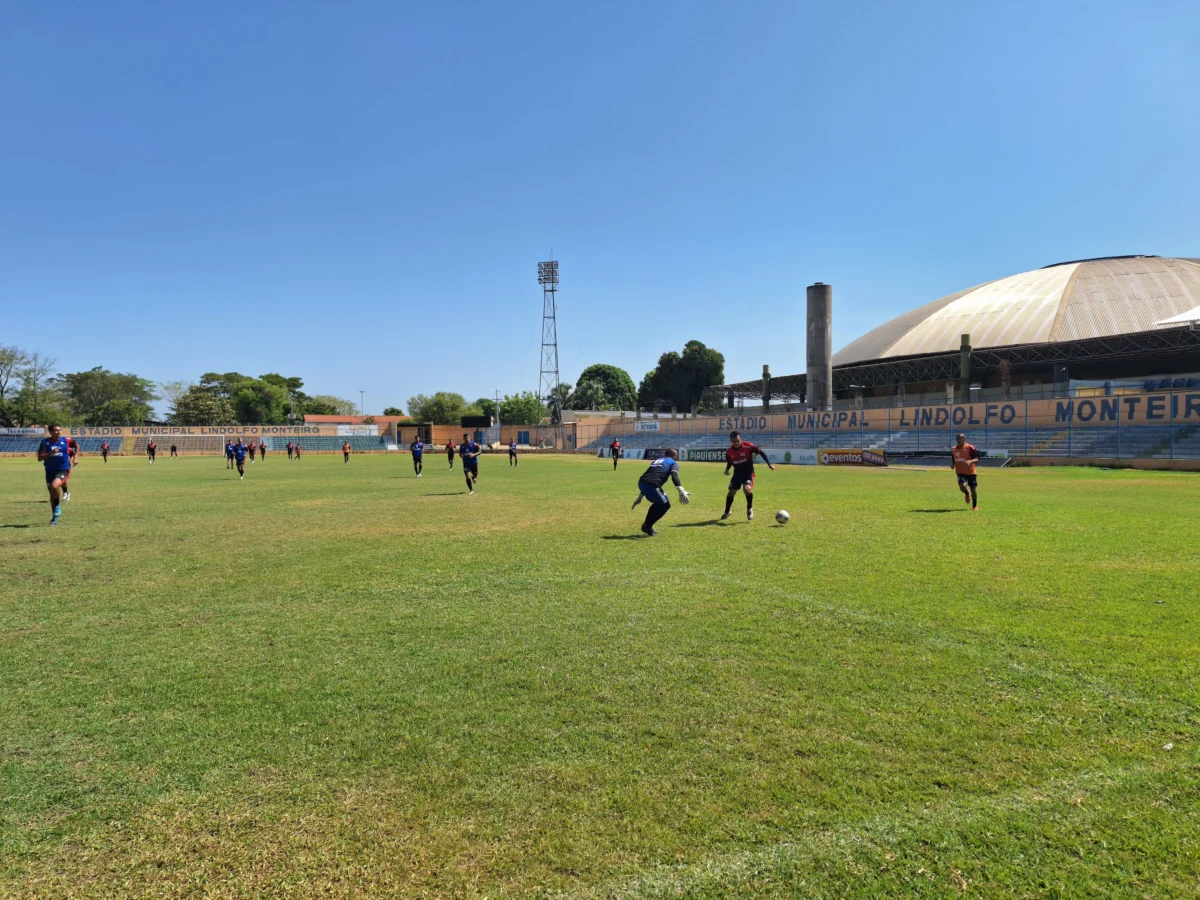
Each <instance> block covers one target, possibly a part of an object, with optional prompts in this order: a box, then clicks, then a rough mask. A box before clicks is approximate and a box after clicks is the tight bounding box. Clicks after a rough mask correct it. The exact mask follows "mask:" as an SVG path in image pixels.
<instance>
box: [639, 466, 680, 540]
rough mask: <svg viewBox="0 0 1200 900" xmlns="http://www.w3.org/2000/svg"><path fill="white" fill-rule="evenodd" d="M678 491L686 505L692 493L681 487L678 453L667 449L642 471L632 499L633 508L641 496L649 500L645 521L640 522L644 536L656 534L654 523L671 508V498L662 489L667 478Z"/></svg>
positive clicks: (640, 500) (640, 499)
mask: <svg viewBox="0 0 1200 900" xmlns="http://www.w3.org/2000/svg"><path fill="white" fill-rule="evenodd" d="M668 478H669V479H671V482H672V483H673V484H674V485H675V487H676V488H677V489H678V491H679V502H680V503H683V504H684V505H687V504H688V503H689V502H691V499H692V495H691V494H689V493H688V492H687V491H685V490H684V489H683V484H682V483H681V482H680V481H679V454H678V453H676V452H675V451H674V450H668V451H667V453H666V455H665V456H663V457H661V458H660V459H656V460H654V462H652V463H650V468H648V469H646V471H645V472H643V473H642V477H641V478H639V479H638V495H637V499H636V500H634V501H633V508H634V509H636V508H637V505H638V504H639V503H641V502H642V498H643V497H644V498H646V499H647V500H649V501H650V509H649V510H647V511H646V521H645V522H643V523H642V534H644V535H646V537H654V536H655V535H656V534H658V532H657V531H655V530H654V523H655V522H657V521H658V520H659V519H661V518H662V517H663V516H665V515H666V514H667V510H669V509H670V508H671V500H670V498H668V497H667V492H666V491H664V490H663V485H665V484H666V483H667V479H668Z"/></svg>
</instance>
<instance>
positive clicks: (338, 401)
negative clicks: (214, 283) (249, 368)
mask: <svg viewBox="0 0 1200 900" xmlns="http://www.w3.org/2000/svg"><path fill="white" fill-rule="evenodd" d="M303 388H304V382H303V381H302V380H301V379H300V378H296V377H285V376H283V375H279V374H277V373H273V372H272V373H268V374H266V375H259V376H258V377H257V378H255V377H252V376H249V375H243V374H241V373H240V372H225V373H223V374H222V373H218V372H206V373H205V374H204V375H201V376H200V379H199V381H196V382H184V381H174V382H167V383H163V384H156V383H155V382H153V381H151V380H150V379H148V378H142V377H140V376H138V375H134V374H132V373H127V372H126V373H123V372H111V371H109V370H108V369H106V368H104V367H103V366H96V367H95V368H92V369H87V370H85V371H82V372H65V373H58V372H56V371H55V361H54V360H53V359H51V358H50V357H47V356H44V355H42V354H40V353H30V352H27V351H25V350H22V349H21V348H19V347H0V427H5V428H12V427H18V428H19V427H25V426H28V425H46V424H49V423H51V422H55V423H57V424H60V425H88V426H95V427H101V426H109V425H141V424H144V423H147V422H152V421H154V419H155V413H154V406H153V404H154V403H155V401H158V400H162V399H166V400H167V401H168V402H169V404H170V412H169V415H168V416H167V421H168V422H169V423H170V424H172V425H286V424H288V423H290V422H300V421H303V419H304V416H305V415H352V414H354V413H357V412H358V407H357V405H356V404H354V403H353V402H351V401H350V400H344V399H342V398H341V397H334V396H332V395H329V394H316V395H314V396H309V395H308V394H306V393H305V392H304V390H303ZM396 414H400V413H399V411H398V410H397V411H396Z"/></svg>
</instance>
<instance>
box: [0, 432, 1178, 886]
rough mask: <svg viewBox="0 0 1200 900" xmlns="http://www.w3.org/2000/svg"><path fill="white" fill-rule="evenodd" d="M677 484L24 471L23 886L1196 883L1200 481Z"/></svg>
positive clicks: (8, 829)
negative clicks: (747, 494)
mask: <svg viewBox="0 0 1200 900" xmlns="http://www.w3.org/2000/svg"><path fill="white" fill-rule="evenodd" d="M643 466H644V463H640V462H635V461H626V462H624V463H622V465H621V467H620V470H619V471H618V472H616V473H615V474H614V473H613V472H612V470H611V463H609V462H606V461H603V460H597V459H592V458H582V457H574V458H565V457H558V458H555V457H542V458H536V457H526V458H525V459H523V461H522V464H521V466H520V468H519V469H516V470H510V469H509V468H508V466H507V464H506V461H505V459H504V458H503V457H500V456H497V457H485V458H484V459H483V462H482V475H481V479H480V484H479V490H478V492H477V493H476V495H475V496H474V497H467V496H466V495H465V493H464V490H465V489H464V487H463V483H462V481H461V476H460V472H459V470H458V468H457V467H456V468H455V470H454V472H453V473H450V472H449V471H448V470H447V469H446V463H445V461H444V459H443V457H441V456H440V455H438V454H433V455H431V456H430V458H429V460H428V465H427V467H426V475H425V477H424V478H423V479H421V480H420V481H417V480H416V479H414V478H413V477H412V475H411V471H412V470H411V466H410V462H409V458H408V457H407V456H403V457H401V456H393V457H388V458H384V457H365V456H356V457H354V458H353V459H352V461H351V464H350V465H348V466H347V465H343V464H342V460H341V457H340V455H338V456H315V455H310V456H306V457H305V458H304V459H303V460H302V461H300V462H299V463H289V462H288V461H287V460H286V459H285V458H283V457H282V456H281V455H278V454H272V456H270V457H269V458H268V459H267V461H266V462H265V463H263V462H259V463H257V464H256V465H254V466H248V467H247V469H248V473H249V474H248V475H247V477H246V480H245V481H244V482H241V483H239V482H238V481H237V480H236V478H235V477H232V476H231V475H230V473H228V472H227V471H226V470H225V468H224V462H223V461H222V460H219V459H216V458H211V457H209V458H189V459H183V460H170V459H166V458H163V457H160V459H159V462H158V463H157V464H156V465H155V466H153V467H150V466H148V465H147V464H146V462H145V461H144V460H142V459H115V460H114V461H112V462H111V463H110V464H109V465H108V466H107V467H104V466H102V464H101V463H100V461H99V460H98V459H93V458H88V459H87V460H85V462H84V464H83V465H82V466H81V467H80V468H79V469H78V470H77V472H76V473H75V475H74V476H73V479H72V487H73V493H74V499H73V500H72V501H71V502H70V503H68V504H66V507H65V513H64V517H63V518H64V526H63V527H61V528H48V527H46V523H47V522H48V520H49V507H48V505H47V503H46V502H45V496H46V495H45V490H44V486H43V482H42V477H41V470H40V466H39V465H38V464H37V463H36V462H35V461H32V460H20V459H4V460H0V524H2V525H3V528H0V578H2V582H0V583H2V585H3V588H2V595H0V597H2V600H0V797H2V803H0V894H2V895H4V896H29V897H33V896H38V897H58V896H72V897H117V896H121V897H132V896H147V897H158V896H179V895H188V896H230V897H232V896H250V895H253V896H292V897H311V896H453V897H460V896H465V897H475V896H479V897H483V896H488V897H496V896H542V895H550V896H558V895H563V896H581V897H747V896H756V897H758V896H800V897H807V896H826V897H841V896H861V897H877V896H901V895H904V896H930V897H932V896H957V895H959V894H960V893H961V892H963V891H966V892H967V893H969V894H971V895H974V896H1019V897H1048V896H1064V897H1068V896H1069V897H1096V896H1148V897H1166V896H1180V897H1183V896H1195V895H1196V892H1197V885H1198V884H1200V749H1198V744H1197V740H1196V734H1197V727H1198V726H1200V688H1198V686H1197V677H1198V675H1200V611H1198V607H1197V603H1198V599H1197V594H1198V592H1200V541H1198V539H1197V537H1198V534H1200V532H1198V529H1197V510H1198V508H1200V503H1198V501H1200V477H1198V476H1195V475H1187V474H1172V473H1137V472H1117V471H1114V472H1106V471H1099V470H1082V469H1023V470H1006V471H999V472H996V471H985V472H983V473H982V474H981V476H980V490H981V498H980V505H981V507H982V509H981V511H980V512H979V513H974V514H973V513H971V511H970V510H969V509H967V508H965V507H964V505H963V504H962V502H961V496H960V495H959V494H958V492H957V490H956V488H955V485H954V481H953V478H952V476H951V475H950V473H949V471H948V470H943V471H937V472H926V471H912V470H902V469H892V470H886V471H880V470H828V469H825V470H819V469H816V468H801V467H781V468H780V469H779V470H778V471H776V472H773V473H772V472H767V471H765V470H762V471H761V474H760V476H759V488H758V493H757V501H758V520H757V521H755V522H754V523H752V524H747V523H746V521H745V517H744V506H743V504H742V502H741V500H740V499H739V500H738V501H737V505H735V507H734V510H735V515H734V518H733V519H732V520H731V522H730V523H725V524H720V525H718V524H715V523H714V520H715V518H716V516H717V515H718V514H719V513H720V512H721V509H722V502H723V496H724V485H725V481H724V479H723V478H722V475H721V471H722V469H721V466H719V465H713V464H701V463H685V464H684V466H683V475H684V479H683V480H684V484H685V485H686V486H687V487H688V488H689V490H691V491H692V492H693V496H694V500H693V503H692V504H691V505H690V506H687V507H683V506H680V505H678V504H676V505H675V506H674V507H673V508H672V510H671V512H670V514H669V515H668V516H667V517H666V519H664V520H663V522H662V523H661V524H660V526H659V527H660V531H661V534H660V535H659V537H657V538H654V539H646V538H642V537H640V536H638V534H637V527H638V525H639V524H640V522H641V514H642V513H643V512H644V510H645V507H644V506H642V507H640V508H639V510H638V511H637V512H631V511H630V509H629V504H630V503H631V501H632V500H633V497H634V495H635V488H634V485H635V483H636V480H637V475H638V474H639V473H640V471H641V470H642V468H643ZM780 507H783V508H786V509H788V510H790V512H791V514H792V521H791V523H790V524H789V525H787V526H786V527H777V526H776V525H775V523H774V522H773V521H772V517H771V514H772V513H773V512H774V511H775V510H776V509H778V508H780ZM1167 747H1170V749H1166V748H1167Z"/></svg>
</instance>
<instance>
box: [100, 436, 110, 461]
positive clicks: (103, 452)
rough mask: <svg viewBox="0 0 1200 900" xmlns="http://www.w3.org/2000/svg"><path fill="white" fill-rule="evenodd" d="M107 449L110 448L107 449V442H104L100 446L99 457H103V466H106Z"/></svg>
mask: <svg viewBox="0 0 1200 900" xmlns="http://www.w3.org/2000/svg"><path fill="white" fill-rule="evenodd" d="M109 449H110V448H109V446H108V441H105V442H104V443H103V444H101V445H100V455H101V456H103V457H104V464H105V465H106V466H107V465H108V451H109Z"/></svg>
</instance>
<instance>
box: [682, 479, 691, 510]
mask: <svg viewBox="0 0 1200 900" xmlns="http://www.w3.org/2000/svg"><path fill="white" fill-rule="evenodd" d="M679 502H680V503H682V504H683V505H684V506H686V505H687V504H689V503H691V502H692V495H691V494H689V493H688V492H687V491H685V490H684V489H683V485H682V484H681V485H680V486H679Z"/></svg>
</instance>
